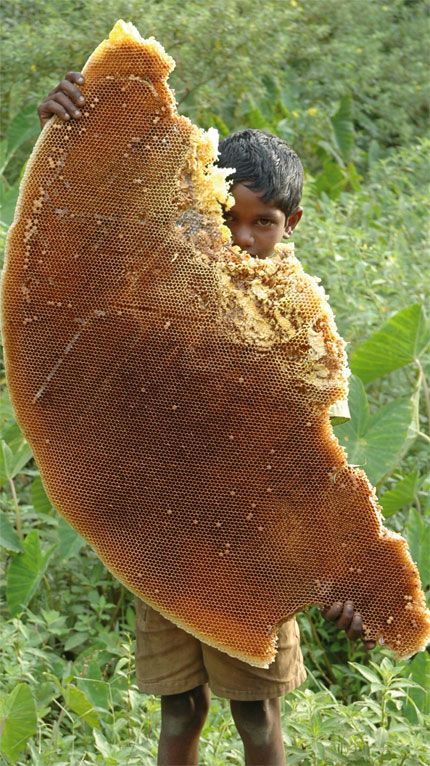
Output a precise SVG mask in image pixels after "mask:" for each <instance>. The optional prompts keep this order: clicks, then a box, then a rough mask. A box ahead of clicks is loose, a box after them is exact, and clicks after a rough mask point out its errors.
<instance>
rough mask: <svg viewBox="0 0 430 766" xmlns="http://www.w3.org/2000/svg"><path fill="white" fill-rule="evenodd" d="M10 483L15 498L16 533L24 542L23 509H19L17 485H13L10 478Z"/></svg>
mask: <svg viewBox="0 0 430 766" xmlns="http://www.w3.org/2000/svg"><path fill="white" fill-rule="evenodd" d="M8 481H9V487H10V491H11V493H12V497H13V504H14V507H15V522H16V533H17V535H18V537H19V539H20V540H22V523H21V509H20V507H19V503H18V497H17V495H16V489H15V484H14V483H13V479H12V477H10V478H9V479H8Z"/></svg>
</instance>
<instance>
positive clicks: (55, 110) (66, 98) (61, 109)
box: [37, 72, 85, 128]
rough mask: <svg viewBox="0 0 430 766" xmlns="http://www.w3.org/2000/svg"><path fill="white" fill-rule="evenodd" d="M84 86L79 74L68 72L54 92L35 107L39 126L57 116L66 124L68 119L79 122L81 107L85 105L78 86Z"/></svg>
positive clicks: (82, 78) (81, 76)
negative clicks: (54, 115)
mask: <svg viewBox="0 0 430 766" xmlns="http://www.w3.org/2000/svg"><path fill="white" fill-rule="evenodd" d="M83 84H84V77H83V75H82V74H81V73H80V72H68V73H67V74H66V76H65V78H64V80H61V82H60V83H59V85H57V87H56V88H54V90H51V92H50V93H49V94H48V95H47V96H46V98H44V99H43V101H42V103H41V104H39V106H38V107H37V112H38V114H39V120H40V126H41V127H42V128H43V126H44V125H45V123H46V122H47V121H48V120H49V119H50V118H51V117H52V115H53V114H57V115H58V116H59V117H60V119H61V120H63V121H64V122H67V121H68V120H70V119H74V120H79V119H80V118H81V117H82V112H81V111H80V110H81V107H82V106H83V105H84V103H85V97H84V96H83V95H82V93H81V91H80V89H79V87H78V86H79V85H83Z"/></svg>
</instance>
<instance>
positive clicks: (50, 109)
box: [39, 101, 70, 124]
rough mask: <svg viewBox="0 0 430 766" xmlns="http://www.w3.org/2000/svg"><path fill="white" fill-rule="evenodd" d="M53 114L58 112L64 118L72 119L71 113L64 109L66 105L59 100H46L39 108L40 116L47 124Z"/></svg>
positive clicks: (43, 122)
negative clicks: (58, 101)
mask: <svg viewBox="0 0 430 766" xmlns="http://www.w3.org/2000/svg"><path fill="white" fill-rule="evenodd" d="M53 114H57V115H58V116H59V117H61V119H62V120H65V121H67V120H70V115H69V114H68V112H67V111H66V110H65V109H64V106H61V104H58V103H57V101H45V102H44V103H43V105H42V106H41V107H40V108H39V117H40V121H41V122H42V124H45V122H46V121H47V120H49V119H50V117H52V115H53Z"/></svg>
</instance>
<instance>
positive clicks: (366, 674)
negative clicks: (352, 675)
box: [348, 662, 381, 684]
mask: <svg viewBox="0 0 430 766" xmlns="http://www.w3.org/2000/svg"><path fill="white" fill-rule="evenodd" d="M348 665H351V666H352V667H353V668H355V669H356V670H358V672H359V673H360V675H361V676H363V678H365V679H366V681H370V683H372V684H380V683H381V678H380V677H379V676H378V675H377V674H376V673H375V672H374V671H373V670H370V668H368V667H367V666H366V665H361V664H360V663H359V662H348Z"/></svg>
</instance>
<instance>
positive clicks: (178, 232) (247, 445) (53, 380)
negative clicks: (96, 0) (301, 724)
mask: <svg viewBox="0 0 430 766" xmlns="http://www.w3.org/2000/svg"><path fill="white" fill-rule="evenodd" d="M173 65H174V64H173V61H172V59H170V58H169V57H168V56H167V55H166V54H165V52H164V51H163V49H162V47H161V46H160V45H159V44H158V43H157V42H156V41H154V40H146V41H144V40H142V39H141V38H140V36H139V34H138V33H137V31H136V30H135V29H134V28H133V27H132V25H125V24H124V23H123V22H118V24H117V25H116V26H115V28H114V30H113V31H112V33H111V35H110V38H109V40H108V41H105V42H104V43H102V44H101V45H100V46H99V47H98V48H97V50H96V51H95V52H94V54H93V55H92V56H91V58H90V59H89V61H88V63H87V65H86V67H85V69H84V72H85V81H86V84H85V87H84V89H83V90H84V93H85V96H86V107H85V109H86V111H85V114H84V117H83V119H82V120H81V121H79V122H74V121H72V122H71V123H70V124H63V123H62V122H60V121H59V120H58V119H57V118H56V117H54V118H53V119H51V120H50V122H49V123H48V125H47V126H46V127H45V128H44V130H43V132H42V133H41V136H40V137H39V140H38V142H37V144H36V147H35V149H34V152H33V155H32V157H31V159H30V161H29V163H28V166H27V170H26V173H25V177H24V180H23V183H22V188H21V193H20V198H19V202H18V206H17V211H16V216H15V221H14V224H13V226H12V229H11V232H10V236H9V240H8V248H7V261H6V267H5V274H4V278H3V285H2V290H3V335H4V343H5V354H6V364H7V375H8V382H9V386H10V391H11V395H12V400H13V404H14V407H15V411H16V415H17V419H18V422H19V424H20V426H21V428H22V430H23V432H24V434H25V436H26V437H27V439H28V441H29V443H30V445H31V447H32V449H33V451H34V455H35V458H36V461H37V463H38V465H39V467H40V471H41V475H42V478H43V481H44V484H45V487H46V490H47V492H48V495H49V497H50V498H51V500H52V502H53V503H54V504H55V506H56V507H57V508H58V510H59V511H60V513H62V514H63V515H64V516H65V518H66V519H67V520H68V521H69V522H70V523H71V524H73V526H74V527H75V528H76V529H77V530H78V531H79V532H80V533H81V534H82V535H83V536H84V537H85V538H86V539H87V540H88V542H89V543H90V544H91V545H92V546H93V548H94V549H95V550H96V552H97V553H98V555H99V556H100V558H101V559H102V560H103V561H104V563H105V564H106V566H107V567H108V568H109V569H110V570H111V571H112V572H113V573H114V574H115V575H116V576H117V577H118V578H119V579H120V580H121V581H122V582H123V583H124V584H125V585H126V586H127V587H128V588H129V589H130V590H131V591H133V592H134V593H136V594H137V595H139V596H140V597H141V598H142V599H143V600H144V601H146V602H148V603H149V604H151V605H152V606H153V607H155V608H156V609H158V610H159V611H160V612H161V613H162V614H163V615H164V616H166V617H167V618H169V619H170V620H172V621H173V622H175V623H176V624H177V625H179V626H181V627H183V628H184V629H185V630H187V631H189V632H190V633H192V634H193V635H195V636H197V637H198V638H200V639H201V640H203V641H204V642H206V643H208V644H211V645H212V646H215V647H218V648H219V649H222V650H223V651H225V652H227V653H228V654H231V655H232V656H236V657H239V658H241V659H243V660H245V661H247V662H249V663H250V664H252V665H256V666H261V667H267V666H268V664H269V663H270V662H271V661H272V660H273V658H274V656H275V654H276V633H277V628H278V626H279V624H280V623H281V622H283V621H284V620H285V619H287V618H289V617H291V616H292V615H294V613H296V612H297V611H299V610H302V609H303V608H305V607H307V606H308V605H311V604H316V605H319V606H321V607H327V606H329V605H331V604H332V603H333V602H334V601H335V600H341V601H344V600H346V599H352V600H353V602H354V606H355V608H356V609H357V610H359V611H360V612H361V614H362V616H363V621H364V623H365V628H366V637H367V638H368V639H369V640H370V639H373V640H380V641H385V643H386V644H387V645H388V646H390V647H392V648H393V649H394V650H395V651H396V652H397V654H398V655H401V656H408V655H411V654H413V653H414V652H416V651H418V650H420V649H423V648H424V647H425V645H426V642H427V640H428V639H429V634H430V620H429V615H428V612H426V608H425V600H424V596H423V593H422V591H421V589H420V582H419V576H418V572H417V569H416V567H415V565H414V564H413V562H412V560H411V558H410V555H409V552H408V549H407V545H406V542H405V540H404V539H403V538H402V537H400V535H398V534H395V533H393V532H389V531H388V530H386V529H385V528H384V527H383V525H382V520H381V515H380V512H379V507H378V505H377V501H376V496H375V493H374V490H373V489H372V487H371V486H370V484H369V482H368V480H367V478H366V476H365V474H364V473H363V471H361V470H357V469H356V468H353V467H350V466H348V465H347V462H346V456H345V452H344V450H343V449H342V447H341V446H340V445H339V443H338V441H337V439H336V438H335V436H334V435H333V432H332V428H331V425H330V420H329V409H330V407H331V406H332V405H333V404H334V403H335V402H336V401H338V400H339V399H341V398H343V397H344V396H345V394H346V379H347V373H348V370H347V366H346V357H345V351H344V343H343V341H342V340H341V339H340V337H339V336H338V334H337V331H336V327H335V324H334V320H333V315H332V313H331V310H330V308H329V306H328V304H327V301H326V298H325V295H324V292H323V290H322V289H321V288H320V287H319V286H318V283H317V280H315V279H314V278H312V277H310V276H308V275H307V274H305V273H304V272H303V270H302V268H301V266H300V264H299V262H298V261H297V260H296V258H295V256H294V254H293V251H292V248H291V247H284V248H279V250H278V252H277V253H276V255H274V256H273V257H272V258H269V259H266V260H261V259H258V258H251V257H250V256H249V255H247V254H244V253H242V252H241V251H240V250H239V249H238V248H234V247H232V246H231V245H230V244H229V232H228V230H227V229H226V228H225V227H224V226H223V224H222V209H221V204H220V203H222V204H226V205H229V204H230V203H231V199H229V197H228V193H227V190H226V184H225V171H220V170H215V169H214V168H213V167H212V165H211V162H212V161H213V159H214V158H215V154H216V150H215V148H214V146H213V142H212V136H211V133H210V132H209V133H203V131H201V130H199V129H198V128H196V127H195V126H194V125H192V124H191V123H190V121H189V120H188V119H186V118H185V117H181V116H179V115H178V114H177V112H176V107H175V102H174V99H173V96H172V93H171V91H170V90H169V89H168V87H167V85H166V78H167V75H168V73H169V71H170V70H171V69H172V68H173Z"/></svg>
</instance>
